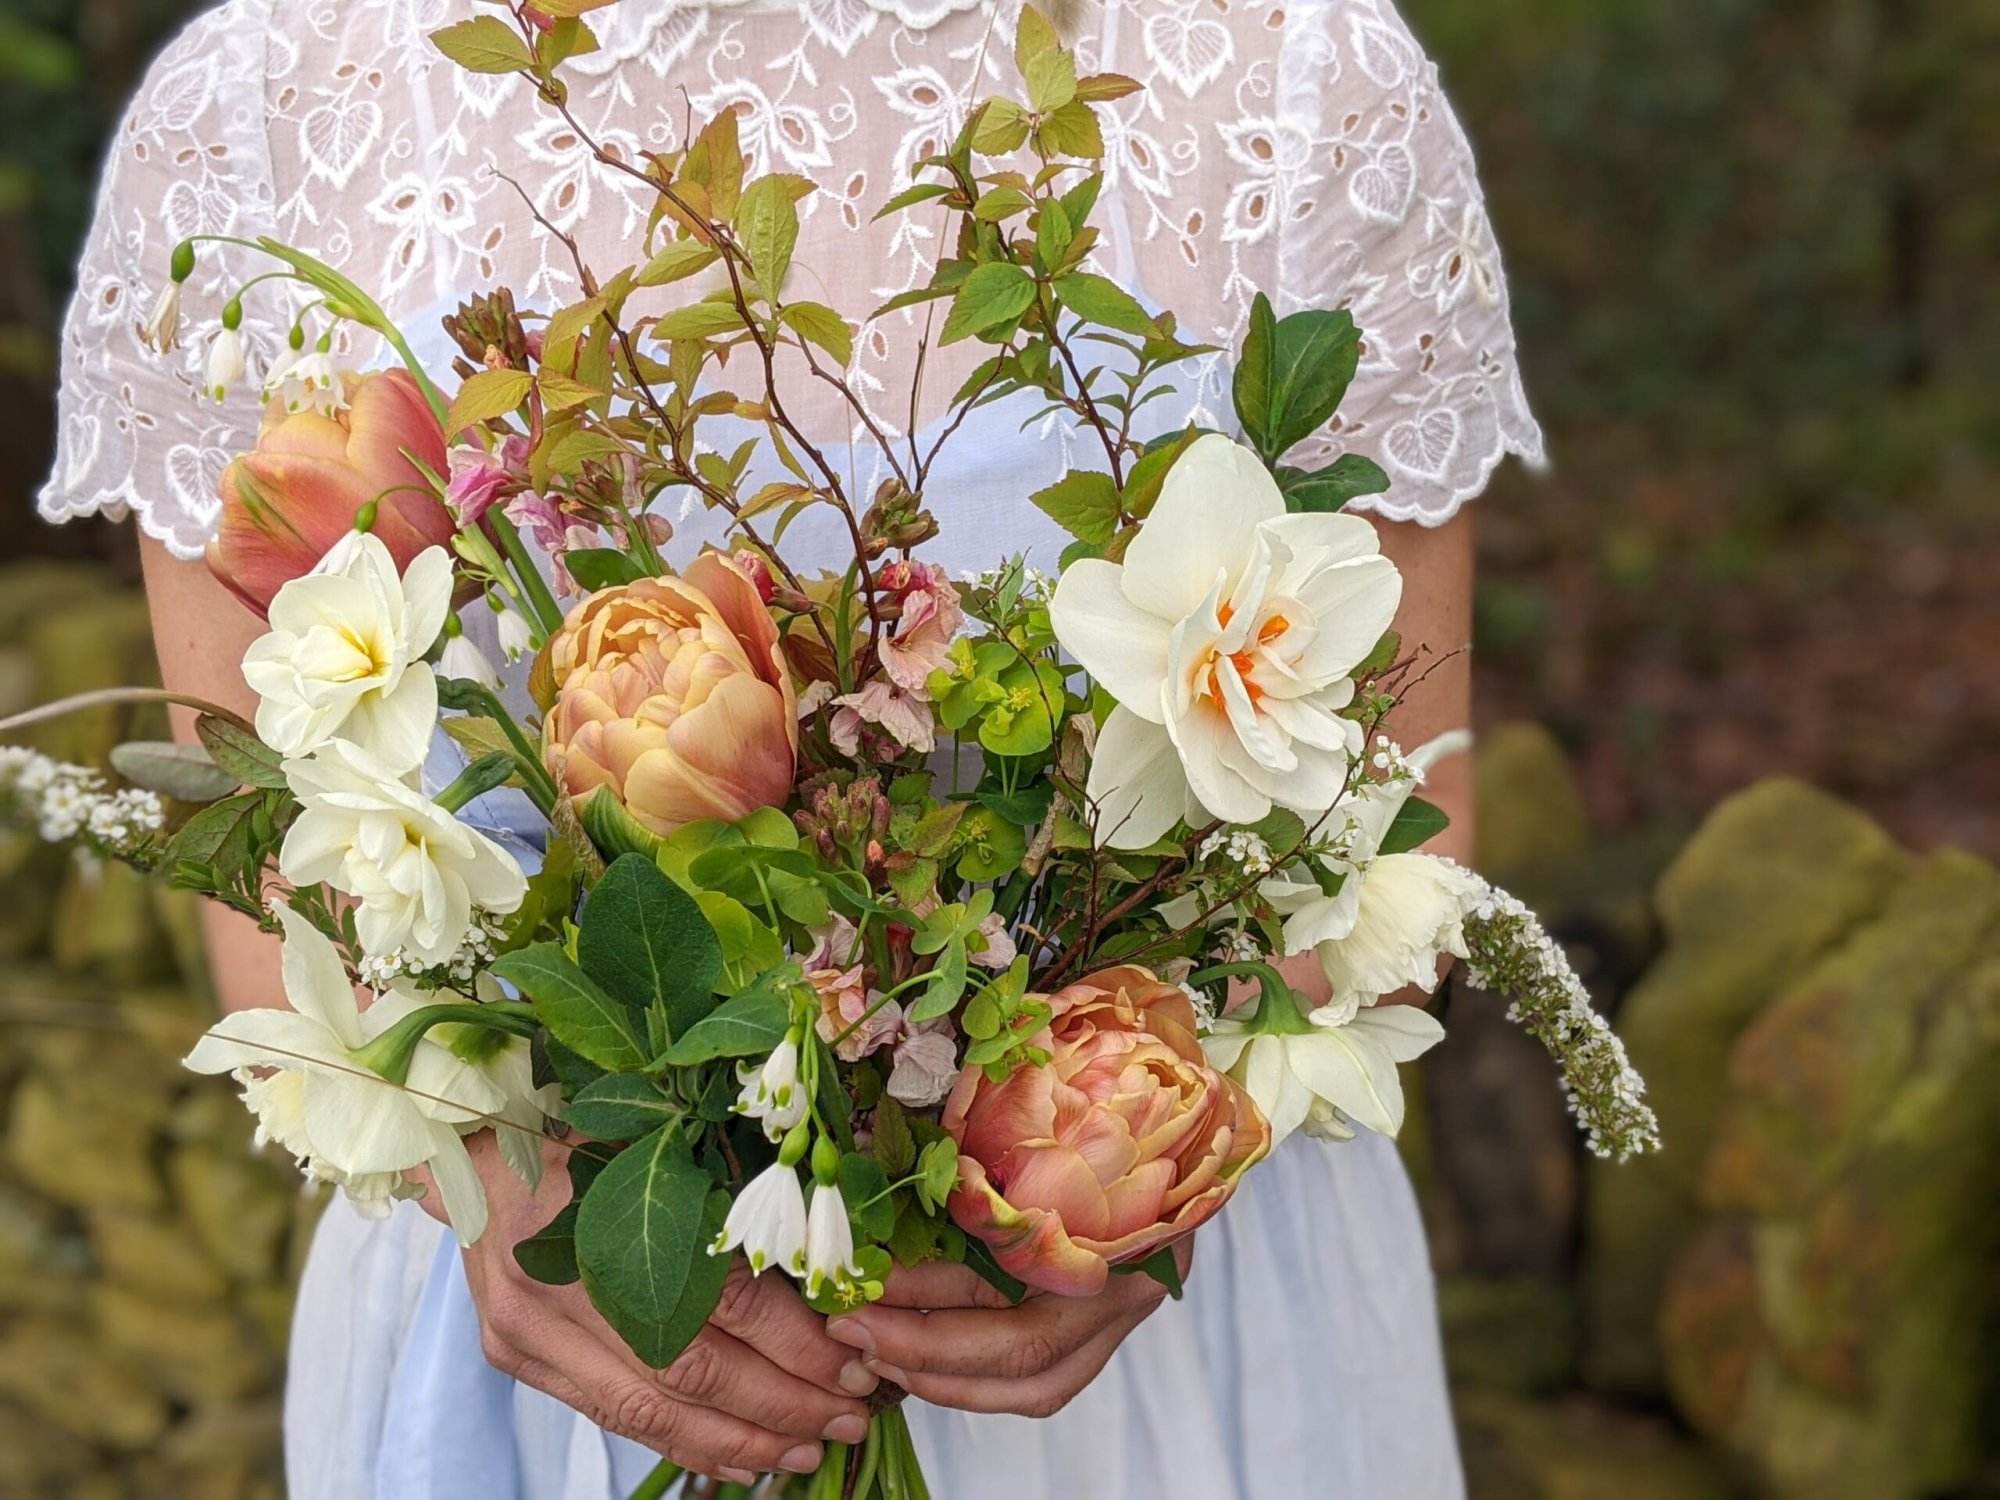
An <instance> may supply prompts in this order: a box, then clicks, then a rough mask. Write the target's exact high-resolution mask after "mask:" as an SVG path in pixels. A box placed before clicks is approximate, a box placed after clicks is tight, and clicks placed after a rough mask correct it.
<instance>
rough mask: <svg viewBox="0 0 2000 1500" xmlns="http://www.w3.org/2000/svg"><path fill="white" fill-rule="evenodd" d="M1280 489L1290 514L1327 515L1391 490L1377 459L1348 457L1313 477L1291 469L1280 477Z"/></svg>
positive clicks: (1349, 455)
mask: <svg viewBox="0 0 2000 1500" xmlns="http://www.w3.org/2000/svg"><path fill="white" fill-rule="evenodd" d="M1278 487H1279V488H1280V489H1282V490H1283V491H1284V493H1285V508H1286V509H1287V510H1290V511H1305V512H1311V513H1315V514H1326V513H1330V512H1332V511H1337V510H1339V509H1341V508H1342V507H1343V506H1345V505H1346V504H1347V502H1348V501H1350V500H1354V499H1358V498H1359V497H1361V496H1362V495H1379V494H1381V493H1382V492H1383V491H1384V490H1386V489H1388V488H1389V476H1388V475H1387V474H1386V473H1384V472H1383V470H1382V466H1381V465H1380V464H1378V463H1376V462H1375V461H1374V460H1373V459H1371V458H1363V457H1362V456H1361V455H1360V454H1359V453H1347V454H1343V455H1342V456H1341V457H1339V458H1337V459H1335V460H1334V461H1333V462H1332V463H1331V464H1329V465H1327V467H1325V468H1324V469H1315V470H1314V471H1313V472H1311V473H1309V474H1308V473H1304V472H1301V471H1300V470H1297V469H1288V470H1286V471H1284V472H1283V473H1282V474H1280V475H1279V484H1278Z"/></svg>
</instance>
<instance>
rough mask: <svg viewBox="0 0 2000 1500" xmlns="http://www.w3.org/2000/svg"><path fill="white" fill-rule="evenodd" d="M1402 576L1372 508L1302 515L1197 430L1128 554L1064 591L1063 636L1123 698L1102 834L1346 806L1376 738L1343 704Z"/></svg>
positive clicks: (1084, 571)
mask: <svg viewBox="0 0 2000 1500" xmlns="http://www.w3.org/2000/svg"><path fill="white" fill-rule="evenodd" d="M1402 586H1403V585H1402V577H1401V575H1400V574H1398V573H1397V571H1396V568H1395V565H1394V564H1392V563H1391V562H1390V561H1389V560H1388V559H1387V558H1386V557H1384V556H1382V553H1381V544H1380V541H1379V540H1378V538H1377V536H1376V533H1375V528H1374V527H1373V526H1371V525H1370V524H1369V523H1368V522H1367V521H1364V520H1362V519H1361V518H1360V517H1359V516H1347V515H1296V516H1294V515H1287V514H1286V513H1285V502H1284V497H1283V496H1282V495H1281V494H1280V493H1279V491H1278V486H1277V482H1276V481H1275V480H1273V479H1272V478H1271V475H1270V473H1269V471H1268V470H1266V469H1265V467H1264V465H1263V464H1262V463H1261V462H1259V461H1258V459H1257V457H1256V455H1255V454H1253V453H1251V452H1250V451H1249V450H1248V449H1247V448H1244V447H1242V446H1240V445H1239V444H1237V443H1234V442H1232V441H1230V440H1229V439H1228V438H1226V437H1222V436H1220V435H1216V434H1211V435H1210V436H1208V437H1204V438H1200V439H1198V440H1197V441H1196V442H1195V443H1194V444H1193V445H1191V446H1190V447H1189V448H1188V450H1187V452H1186V453H1184V454H1182V455H1181V457H1180V459H1179V460H1178V461H1177V462H1176V463H1175V464H1174V466H1173V468H1172V470H1170V471H1169V472H1168V474H1167V478H1166V482H1165V484H1164V485H1163V486H1162V487H1161V490H1160V497H1159V501H1158V503H1157V504H1156V505H1155V506H1154V508H1153V511H1152V513H1151V515H1149V516H1148V517H1147V518H1146V520H1145V522H1144V524H1143V525H1141V527H1140V529H1139V533H1138V535H1137V536H1135V537H1134V538H1133V539H1132V544H1131V546H1130V547H1129V548H1128V549H1127V551H1126V553H1125V561H1124V562H1123V564H1122V565H1121V564H1119V563H1112V562H1104V561H1101V560H1097V559H1084V560H1082V561H1079V562H1075V563H1072V564H1071V565H1070V567H1069V568H1068V569H1067V570H1066V571H1065V572H1064V573H1063V576H1062V581H1061V582H1060V583H1059V584H1057V586H1056V592H1055V598H1054V601H1053V603H1052V604H1051V606H1050V611H1051V619H1052V621H1053V623H1054V625H1055V630H1056V635H1057V637H1058V638H1059V639H1060V640H1061V642H1062V644H1063V647H1064V649H1066V650H1067V651H1069V653H1070V654H1071V655H1073V656H1074V657H1075V658H1076V659H1077V660H1078V661H1079V662H1081V663H1082V664H1083V666H1084V668H1085V669H1086V670H1087V671H1088V672H1089V673H1090V675H1091V677H1092V678H1093V679H1094V680H1095V681H1096V682H1097V683H1098V685H1099V686H1101V687H1103V688H1104V689H1105V690H1106V691H1108V692H1109V693H1110V694H1111V696H1112V697H1113V698H1115V699H1117V701H1118V707H1117V709H1116V710H1115V711H1114V712H1113V713H1112V715H1111V717H1110V719H1109V720H1108V721H1107V722H1106V723H1105V726H1104V730H1103V733H1102V734H1101V735H1100V736H1099V737H1098V741H1097V750H1096V754H1095V756H1094V758H1093V760H1092V763H1091V768H1090V783H1089V788H1088V791H1089V795H1090V798H1091V800H1092V802H1093V803H1094V804H1095V805H1096V808H1097V830H1098V839H1099V842H1100V843H1104V844H1108V845H1110V846H1111V847H1113V848H1122V849H1136V848H1143V847H1144V846H1146V845H1147V844H1150V843H1152V842H1154V841H1155V840H1156V839H1158V838H1159V837H1161V835H1163V834H1165V833H1166V832H1167V831H1168V830H1169V829H1170V828H1172V827H1173V825H1174V824H1175V823H1176V822H1178V821H1180V820H1181V819H1182V818H1183V817H1185V818H1187V820H1188V821H1189V822H1200V821H1206V820H1207V819H1209V818H1217V819H1220V820H1222V821H1223V822H1226V823H1254V822H1256V821H1257V820H1258V819H1260V818H1262V817H1264V816H1265V815H1267V814H1268V813H1269V812H1270V811H1271V808H1272V806H1273V805H1274V804H1275V805H1277V806H1281V807H1289V808H1294V809H1297V810H1298V811H1301V812H1307V813H1311V814H1314V815H1317V814H1318V813H1320V812H1323V811H1324V810H1325V809H1326V808H1328V807H1331V806H1332V805H1333V803H1334V802H1335V801H1336V800H1338V799H1339V797H1340V794H1341V792H1342V791H1343V790H1344V788H1345V785H1346V780H1347V771H1348V765H1349V761H1350V758H1351V757H1352V756H1353V755H1354V754H1355V753H1356V752H1357V751H1358V750H1359V749H1360V748H1361V738H1360V734H1361V731H1360V727H1359V726H1358V725H1357V724H1356V723H1355V722H1354V720H1352V719H1350V718H1347V717H1345V716H1344V715H1343V713H1342V710H1343V709H1345V708H1346V707H1347V706H1348V705H1349V704H1350V703H1352V702H1353V699H1354V680H1353V673H1354V669H1355V668H1356V667H1357V666H1358V665H1360V663H1361V662H1363V661H1365V660H1366V659H1367V657H1368V654H1369V653H1370V652H1371V651H1373V650H1374V648H1375V646H1376V644H1377V643H1378V642H1379V641H1380V640H1381V639H1382V636H1383V634H1384V633H1385V632H1386V631H1387V630H1388V628H1389V624H1390V622H1391V621H1392V620H1393V619H1394V618H1395V614H1396V606H1397V604H1398V603H1399V602H1400V601H1401V598H1402Z"/></svg>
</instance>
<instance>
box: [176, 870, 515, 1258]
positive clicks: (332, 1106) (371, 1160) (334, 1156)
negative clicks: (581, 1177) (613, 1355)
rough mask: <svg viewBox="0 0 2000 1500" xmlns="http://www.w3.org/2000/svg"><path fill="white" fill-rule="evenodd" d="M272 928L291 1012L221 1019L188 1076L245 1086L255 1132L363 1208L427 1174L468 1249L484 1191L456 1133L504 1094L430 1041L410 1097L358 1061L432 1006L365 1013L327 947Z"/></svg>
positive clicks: (398, 1002) (403, 1003) (479, 1225)
mask: <svg viewBox="0 0 2000 1500" xmlns="http://www.w3.org/2000/svg"><path fill="white" fill-rule="evenodd" d="M278 920H279V921H280V923H281V924H282V925H283V927H284V930H285V940H284V961H283V962H284V984H285V996H286V998H287V999H288V1000H290V1002H291V1009H289V1010H283V1009H270V1010H244V1011H237V1012H235V1013H234V1014H232V1015H228V1016H224V1017H223V1018H222V1020H220V1021H219V1022H217V1023H216V1024H215V1026H213V1027H212V1028H211V1029H210V1030H209V1032H208V1034H207V1035H206V1036H204V1037H203V1038H202V1039H201V1040H200V1041H199V1042H197V1043H196V1044H195V1048H194V1050H193V1051H192V1052H190V1053H189V1054H188V1056H187V1059H186V1066H187V1067H189V1068H191V1069H193V1070H194V1071H195V1072H197V1073H236V1074H238V1076H239V1077H242V1078H243V1079H244V1081H245V1090H244V1096H245V1101H246V1102H247V1103H248V1104H249V1105H250V1106H251V1107H252V1108H253V1109H255V1110H256V1111H257V1112H258V1125H259V1129H260V1131H261V1133H262V1134H264V1135H265V1136H267V1137H268V1138H269V1139H271V1140H275V1141H277V1142H278V1143H279V1144H280V1145H282V1146H284V1147H285V1149H286V1150H288V1151H290V1152H291V1153H292V1154H293V1155H295V1156H297V1157H298V1158H299V1159H300V1160H301V1161H302V1162H304V1163H305V1164H306V1168H307V1171H308V1172H309V1173H310V1174H311V1175H313V1176H316V1177H319V1178H322V1179H325V1180H331V1181H337V1182H340V1183H341V1184H342V1185H343V1186H345V1187H347V1188H349V1190H350V1191H352V1192H354V1193H355V1194H356V1196H357V1197H358V1198H359V1199H360V1200H361V1201H362V1202H363V1203H364V1204H366V1203H368V1202H370V1201H371V1200H373V1201H375V1202H377V1203H378V1204H379V1201H380V1200H381V1199H382V1198H383V1197H384V1196H386V1195H387V1194H388V1193H389V1192H390V1191H392V1190H393V1188H394V1186H395V1183H396V1181H397V1180H399V1179H400V1176H401V1174H402V1173H404V1172H408V1171H410V1170H412V1169H413V1168H416V1167H422V1166H428V1167H429V1168H430V1170H431V1175H432V1177H433V1178H434V1179H435V1180H436V1182H437V1185H438V1191H439V1193H440V1194H441V1195H442V1197H443V1200H444V1209H445V1213H446V1215H447V1216H448V1217H449V1218H450V1219H451V1223H452V1227H453V1228H454V1229H455V1230H456V1231H457V1233H458V1238H459V1240H460V1242H461V1243H464V1244H471V1243H472V1242H473V1241H474V1240H476V1239H477V1238H478V1237H479V1235H480V1234H481V1233H482V1232H483V1231H484V1229H485V1227H486V1192H485V1189H484V1188H483V1187H481V1185H480V1181H479V1176H478V1174H477V1173H476V1172H475V1171H474V1170H473V1166H472V1158H471V1157H470V1156H469V1155H468V1154H467V1152H466V1149H465V1143H464V1141H463V1140H462V1139H461V1138H460V1130H461V1129H462V1128H468V1129H469V1128H473V1127H476V1126H477V1125H479V1124H480V1123H481V1122H482V1121H483V1120H484V1119H485V1118H486V1117H487V1116H489V1115H493V1114H498V1113H500V1112H502V1111H503V1110H505V1109H506V1108H507V1106H508V1100H507V1097H506V1095H505V1093H504V1092H503V1091H502V1089H501V1088H500V1087H499V1086H498V1085H497V1084H495V1083H494V1082H493V1080H492V1079H491V1078H489V1077H487V1076H486V1075H485V1074H484V1073H482V1072H480V1071H479V1070H477V1069H467V1068H465V1067H462V1066H460V1065H459V1060H458V1059H457V1058H455V1057H454V1056H453V1055H452V1054H451V1053H450V1052H449V1051H447V1050H446V1049H445V1048H444V1047H442V1046H440V1045H439V1044H438V1043H436V1042H434V1041H432V1040H431V1039H430V1038H429V1037H426V1038H425V1039H424V1040H423V1041H422V1042H420V1043H418V1045H417V1050H416V1054H415V1056H414V1057H413V1058H412V1060H411V1065H410V1073H409V1081H408V1084H407V1086H406V1087H398V1086H397V1085H395V1084H392V1083H390V1082H389V1081H388V1080H387V1079H384V1078H382V1077H380V1076H378V1075H377V1074H375V1073H373V1072H371V1071H370V1070H369V1069H368V1068H367V1067H365V1066H363V1065H362V1064H361V1063H359V1062H357V1061H355V1054H356V1053H357V1052H359V1051H360V1050H361V1049H362V1048H364V1047H366V1046H367V1045H368V1044H369V1043H370V1042H372V1041H374V1040H375V1039H376V1038H377V1037H379V1036H381V1035H382V1034H383V1033H384V1032H386V1031H388V1030H389V1029H390V1028H391V1027H392V1026H394V1025H395V1024H396V1023H397V1022H398V1021H400V1020H402V1019H403V1018H404V1017H405V1016H407V1015H408V1014H409V1013H410V1011H411V1010H412V1009H414V1008H416V1007H417V1006H420V1005H424V1004H428V1003H430V1002H429V1000H428V999H427V998H425V997H419V996H414V995H410V996H390V997H384V999H383V1000H381V1001H380V1002H378V1003H377V1004H375V1005H373V1006H370V1007H369V1008H368V1009H367V1010H366V1011H363V1010H362V1009H361V1008H360V1006H359V1005H358V1004H357V1002H356V1000H355V995H354V986H353V984H352V983H350V982H349V980H348V977H347V970H346V969H345V968H344V967H342V965H341V962H340V955H339V954H338V953H336V952H335V951H334V947H333V944H332V943H331V942H329V941H328V940H327V939H326V937H325V936H323V935H322V934H321V933H320V932H319V931H318V929H316V928H315V927H314V926H313V925H312V924H311V923H310V922H308V921H307V920H306V919H305V918H304V917H302V916H300V915H299V914H298V913H296V912H294V911H293V910H291V909H290V908H289V907H280V908H279V909H278ZM265 1070H276V1071H275V1073H273V1074H267V1073H266V1072H265Z"/></svg>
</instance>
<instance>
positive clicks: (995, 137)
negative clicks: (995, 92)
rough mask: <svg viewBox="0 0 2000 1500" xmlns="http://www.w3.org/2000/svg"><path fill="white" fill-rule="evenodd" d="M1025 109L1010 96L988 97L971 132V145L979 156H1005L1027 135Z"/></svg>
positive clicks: (1016, 148)
mask: <svg viewBox="0 0 2000 1500" xmlns="http://www.w3.org/2000/svg"><path fill="white" fill-rule="evenodd" d="M1029 128H1030V127H1029V125H1028V112H1027V111H1026V110H1024V109H1022V108H1021V106H1020V105H1018V104H1016V103H1015V102H1014V101H1013V100H1012V99H994V100H992V101H990V102H989V103H988V104H987V106H986V109H985V111H984V113H983V114H981V116H980V118H979V124H978V128H977V129H975V130H974V131H973V133H972V149H973V150H975V151H977V152H978V153H979V154H980V155H981V156H1006V155H1008V154H1009V153H1011V152H1014V151H1018V150H1020V149H1021V145H1022V143H1023V142H1025V141H1026V140H1027V139H1028V130H1029Z"/></svg>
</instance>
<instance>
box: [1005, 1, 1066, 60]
mask: <svg viewBox="0 0 2000 1500" xmlns="http://www.w3.org/2000/svg"><path fill="white" fill-rule="evenodd" d="M1061 48H1062V36H1061V34H1060V33H1059V32H1057V30H1056V27H1055V22H1053V21H1051V20H1050V19H1049V18H1048V16H1047V15H1046V14H1045V13H1044V12H1042V11H1040V10H1037V9H1036V8H1035V7H1034V6H1032V5H1028V6H1024V7H1022V10H1021V15H1020V19H1019V20H1017V21H1015V23H1014V66H1015V67H1016V68H1017V69H1019V70H1020V72H1021V75H1022V76H1023V77H1026V76H1027V72H1028V65H1029V64H1030V63H1032V62H1033V61H1034V60H1035V59H1036V58H1038V57H1040V56H1042V55H1043V54H1044V53H1048V52H1056V51H1060V50H1061Z"/></svg>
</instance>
